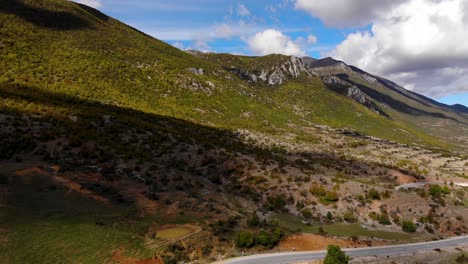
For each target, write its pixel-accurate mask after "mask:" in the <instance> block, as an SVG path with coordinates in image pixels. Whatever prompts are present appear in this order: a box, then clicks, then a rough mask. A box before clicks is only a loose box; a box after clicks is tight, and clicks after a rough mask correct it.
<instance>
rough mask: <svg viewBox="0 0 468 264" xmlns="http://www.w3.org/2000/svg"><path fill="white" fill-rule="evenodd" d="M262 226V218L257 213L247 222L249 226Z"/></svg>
mask: <svg viewBox="0 0 468 264" xmlns="http://www.w3.org/2000/svg"><path fill="white" fill-rule="evenodd" d="M259 224H260V218H259V217H258V215H257V214H256V213H253V214H252V216H251V217H250V218H249V219H248V220H247V226H249V227H257V226H258V225H259Z"/></svg>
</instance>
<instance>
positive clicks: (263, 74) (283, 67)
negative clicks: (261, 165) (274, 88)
mask: <svg viewBox="0 0 468 264" xmlns="http://www.w3.org/2000/svg"><path fill="white" fill-rule="evenodd" d="M227 70H228V71H230V72H231V73H233V74H235V75H236V76H237V77H239V78H241V79H242V80H244V81H248V82H265V83H266V84H268V85H281V84H283V83H284V82H285V81H286V80H288V79H293V78H297V77H299V76H301V74H307V75H309V76H311V75H317V74H316V73H315V72H314V71H312V70H311V69H310V68H309V67H307V65H306V63H304V61H303V60H302V59H301V58H298V57H295V56H291V57H290V59H289V60H287V61H286V62H284V63H282V64H280V65H276V66H272V67H271V68H269V69H255V70H252V71H248V70H245V69H239V68H237V67H235V66H231V67H229V68H227Z"/></svg>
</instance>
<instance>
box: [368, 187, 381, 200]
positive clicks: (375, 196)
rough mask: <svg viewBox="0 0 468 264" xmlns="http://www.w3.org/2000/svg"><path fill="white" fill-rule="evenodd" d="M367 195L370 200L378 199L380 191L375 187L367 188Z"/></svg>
mask: <svg viewBox="0 0 468 264" xmlns="http://www.w3.org/2000/svg"><path fill="white" fill-rule="evenodd" d="M367 196H368V197H369V198H370V199H372V200H380V193H379V191H377V190H376V189H374V188H372V189H370V190H369V193H368V194H367Z"/></svg>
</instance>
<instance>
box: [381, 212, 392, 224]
mask: <svg viewBox="0 0 468 264" xmlns="http://www.w3.org/2000/svg"><path fill="white" fill-rule="evenodd" d="M379 224H381V225H391V224H392V222H391V221H390V217H389V216H388V214H386V213H383V214H381V215H379Z"/></svg>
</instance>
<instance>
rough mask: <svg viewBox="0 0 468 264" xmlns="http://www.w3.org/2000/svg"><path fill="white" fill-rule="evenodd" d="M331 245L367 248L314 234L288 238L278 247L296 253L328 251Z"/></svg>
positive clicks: (343, 240)
mask: <svg viewBox="0 0 468 264" xmlns="http://www.w3.org/2000/svg"><path fill="white" fill-rule="evenodd" d="M330 244H334V245H339V246H340V247H346V248H354V247H366V246H367V245H366V244H365V243H362V242H354V241H351V240H347V239H339V238H332V237H324V236H319V235H312V234H300V235H293V236H290V237H288V238H286V239H285V240H283V241H282V242H281V243H280V244H279V245H278V247H277V249H279V250H281V251H291V250H292V249H293V248H294V250H296V251H309V250H322V249H327V247H328V245H330Z"/></svg>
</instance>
